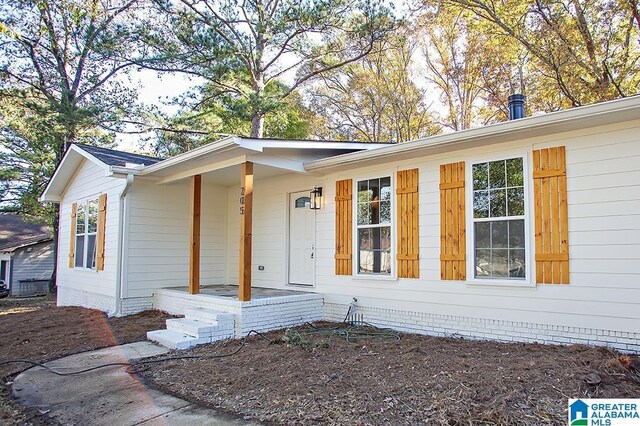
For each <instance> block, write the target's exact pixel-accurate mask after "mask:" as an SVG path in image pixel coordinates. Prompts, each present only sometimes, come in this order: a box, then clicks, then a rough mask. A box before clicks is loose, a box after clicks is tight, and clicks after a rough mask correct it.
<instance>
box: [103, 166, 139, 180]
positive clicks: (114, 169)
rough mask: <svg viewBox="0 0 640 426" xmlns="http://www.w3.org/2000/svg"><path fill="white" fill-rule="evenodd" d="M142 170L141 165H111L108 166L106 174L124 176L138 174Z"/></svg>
mask: <svg viewBox="0 0 640 426" xmlns="http://www.w3.org/2000/svg"><path fill="white" fill-rule="evenodd" d="M142 170H143V168H141V167H123V166H111V167H109V173H108V176H111V177H118V178H119V177H123V178H126V177H127V175H139V174H140V173H141V172H142Z"/></svg>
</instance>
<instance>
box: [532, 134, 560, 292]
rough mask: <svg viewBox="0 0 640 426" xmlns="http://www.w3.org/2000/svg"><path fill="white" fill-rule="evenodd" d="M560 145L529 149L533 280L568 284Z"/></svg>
mask: <svg viewBox="0 0 640 426" xmlns="http://www.w3.org/2000/svg"><path fill="white" fill-rule="evenodd" d="M565 163H566V161H565V148H564V146H560V147H556V148H545V149H539V150H535V151H533V191H534V200H535V238H536V282H538V283H544V284H569V229H568V222H569V220H568V213H567V174H566V165H565Z"/></svg>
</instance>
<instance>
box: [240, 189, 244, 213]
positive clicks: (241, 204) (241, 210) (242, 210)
mask: <svg viewBox="0 0 640 426" xmlns="http://www.w3.org/2000/svg"><path fill="white" fill-rule="evenodd" d="M240 214H244V186H243V187H241V188H240Z"/></svg>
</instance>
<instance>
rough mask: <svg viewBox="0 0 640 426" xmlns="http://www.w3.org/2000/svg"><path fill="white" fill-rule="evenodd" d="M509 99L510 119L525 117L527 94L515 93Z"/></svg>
mask: <svg viewBox="0 0 640 426" xmlns="http://www.w3.org/2000/svg"><path fill="white" fill-rule="evenodd" d="M507 99H508V100H509V120H517V119H518V118H523V117H524V101H525V100H526V99H527V98H526V96H525V95H520V94H513V95H509V97H508V98H507Z"/></svg>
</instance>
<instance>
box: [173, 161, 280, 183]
mask: <svg viewBox="0 0 640 426" xmlns="http://www.w3.org/2000/svg"><path fill="white" fill-rule="evenodd" d="M288 172H290V170H286V169H280V168H277V167H271V166H265V165H262V164H254V166H253V175H254V180H260V179H266V178H270V177H273V176H279V175H282V174H285V173H288ZM185 179H186V178H185ZM176 182H177V181H176ZM202 182H203V183H207V184H213V185H221V186H238V185H240V165H239V164H235V165H232V166H227V167H225V168H223V169H218V170H213V171H210V172H207V173H202Z"/></svg>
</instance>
